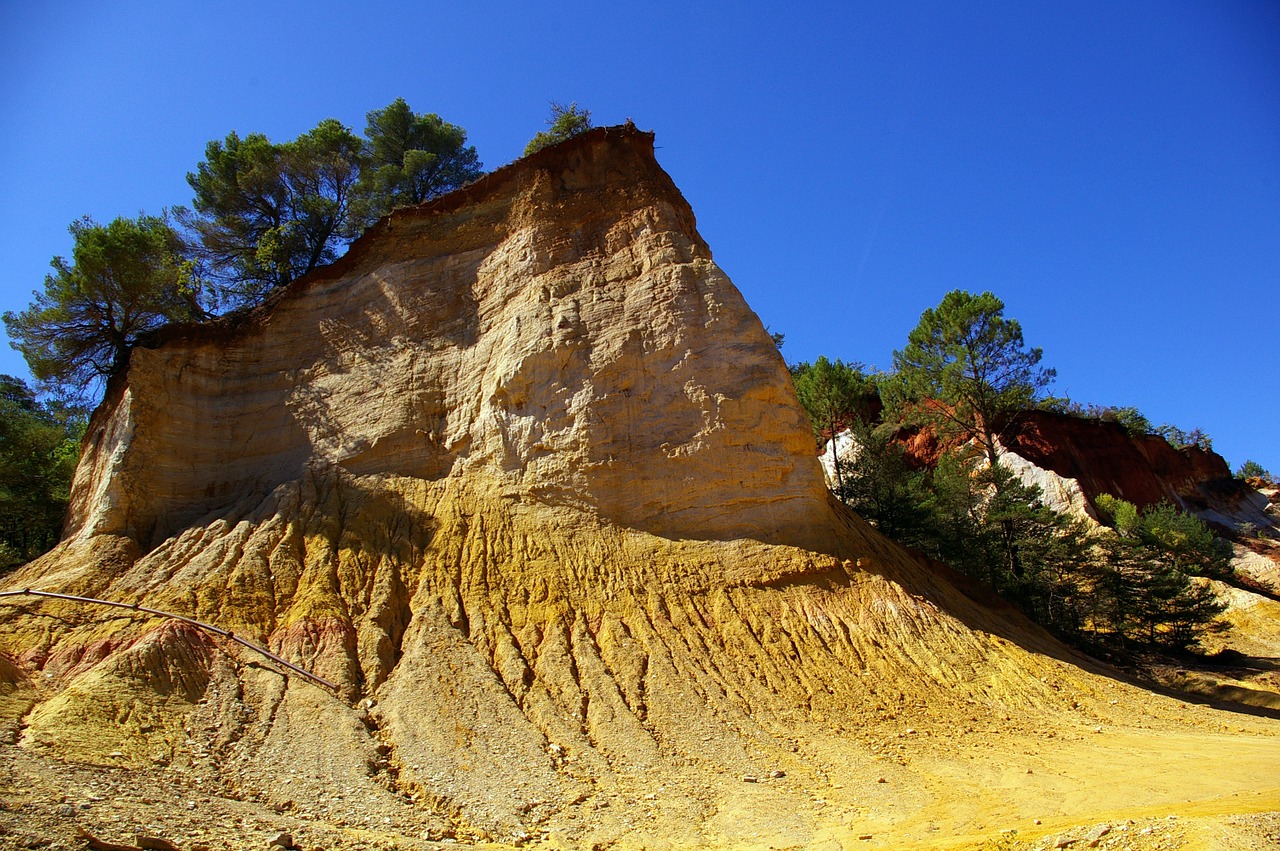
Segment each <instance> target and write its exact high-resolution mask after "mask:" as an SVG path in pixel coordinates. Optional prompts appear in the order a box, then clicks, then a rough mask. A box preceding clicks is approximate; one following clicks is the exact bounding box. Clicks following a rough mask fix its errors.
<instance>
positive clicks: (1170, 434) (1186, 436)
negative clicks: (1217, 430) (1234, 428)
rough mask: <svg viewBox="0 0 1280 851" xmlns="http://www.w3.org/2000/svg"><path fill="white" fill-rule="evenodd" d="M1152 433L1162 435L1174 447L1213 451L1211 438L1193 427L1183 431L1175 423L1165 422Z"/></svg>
mask: <svg viewBox="0 0 1280 851" xmlns="http://www.w3.org/2000/svg"><path fill="white" fill-rule="evenodd" d="M1152 433H1153V434H1158V435H1160V436H1161V437H1163V438H1164V439H1165V440H1166V441H1168V443H1169V445H1170V446H1172V447H1173V448H1174V449H1191V448H1193V447H1194V448H1196V449H1202V450H1204V451H1205V452H1212V451H1213V440H1212V439H1211V438H1210V437H1209V435H1207V434H1205V433H1204V432H1203V431H1201V430H1200V429H1198V428H1193V429H1192V430H1191V431H1183V430H1182V429H1180V428H1178V427H1177V426H1175V425H1170V424H1169V423H1165V424H1164V425H1162V426H1160V427H1159V428H1157V429H1155V430H1154V431H1153V432H1152Z"/></svg>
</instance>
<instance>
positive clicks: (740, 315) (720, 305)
mask: <svg viewBox="0 0 1280 851" xmlns="http://www.w3.org/2000/svg"><path fill="white" fill-rule="evenodd" d="M538 162H540V163H542V165H541V167H532V166H529V165H525V164H522V165H521V167H519V168H511V169H506V170H503V171H499V172H497V173H495V174H493V175H490V176H489V177H487V178H485V179H484V180H483V181H481V182H480V183H479V184H477V185H476V186H473V187H471V188H470V189H468V190H465V191H464V192H461V193H456V194H455V195H452V196H450V197H449V198H447V199H443V200H442V201H439V202H436V203H435V204H432V205H428V206H425V207H422V208H419V209H415V210H404V211H400V212H397V213H396V214H394V215H393V216H392V217H390V218H389V219H388V220H385V221H383V222H382V223H380V225H379V226H378V227H376V228H375V229H374V231H373V232H372V233H370V234H368V235H366V236H365V237H364V238H363V239H362V240H361V241H360V242H358V243H356V245H354V246H353V247H352V249H351V251H350V253H349V254H348V256H347V257H345V258H344V259H343V261H342V262H341V263H339V264H337V265H336V266H335V267H332V268H330V269H326V270H324V271H323V272H322V273H321V274H319V275H315V276H312V277H311V278H310V279H308V280H307V281H306V282H305V283H303V284H302V285H300V286H297V287H295V288H293V289H292V290H290V291H289V292H287V293H284V294H283V295H282V296H281V297H280V298H278V299H277V300H276V301H275V302H274V303H273V304H272V305H271V306H270V308H269V309H267V310H262V311H259V312H258V313H256V314H254V315H252V316H250V317H248V318H246V319H244V320H241V321H238V322H232V321H228V322H225V323H224V324H223V326H221V327H213V328H199V329H192V330H191V331H190V332H189V333H188V334H187V335H186V336H183V335H181V334H171V335H170V336H169V338H168V339H164V340H160V341H157V342H156V344H155V345H154V347H152V348H149V347H141V348H139V349H137V350H135V352H134V353H133V358H132V361H131V363H130V368H129V372H128V375H127V386H124V387H123V388H116V392H115V393H114V394H113V403H114V404H113V405H112V406H111V409H110V410H109V411H107V412H104V414H102V415H100V416H99V417H98V418H97V419H96V420H95V422H94V430H93V434H92V435H91V442H90V449H89V453H88V455H87V458H86V462H85V464H84V465H82V467H81V470H80V475H79V478H78V481H77V483H76V493H77V498H76V502H75V505H74V508H73V511H72V515H71V520H70V529H71V533H72V534H73V535H94V534H103V533H111V534H121V535H126V536H128V537H131V538H133V539H135V540H137V541H138V542H139V543H140V544H141V545H143V546H144V547H149V546H151V545H153V544H154V543H156V542H158V541H160V540H163V539H164V538H166V537H168V536H169V535H170V534H172V533H174V532H176V531H178V530H181V529H183V528H185V527H186V526H187V525H189V524H190V523H192V522H194V521H197V520H199V519H201V518H203V517H205V516H206V515H208V514H209V513H210V512H217V513H223V512H226V511H227V510H228V509H230V508H231V507H232V506H235V505H241V506H247V505H251V504H254V503H256V502H260V501H261V500H262V498H263V497H265V496H266V495H267V494H270V493H271V492H272V491H273V490H274V489H275V488H277V487H278V486H280V485H282V484H285V483H290V482H296V481H299V480H300V479H302V478H303V476H304V475H306V474H308V473H313V474H316V473H332V472H334V471H337V470H341V471H345V472H347V473H350V474H352V475H355V476H364V475H382V476H405V477H410V478H413V479H416V480H420V481H429V482H434V481H441V480H444V479H447V478H455V479H473V480H474V479H478V478H483V479H486V480H488V481H489V482H490V483H491V485H492V486H493V487H494V488H496V489H497V491H498V492H500V493H501V495H502V497H503V498H506V499H511V500H515V501H531V502H536V503H539V504H542V505H549V506H564V507H570V508H574V509H578V510H583V511H588V512H591V513H594V514H598V515H600V516H601V517H603V518H606V519H608V520H610V521H612V522H616V523H618V524H620V525H623V526H628V527H632V528H637V529H644V530H646V531H652V532H654V533H657V534H664V535H674V536H690V535H694V534H696V535H697V536H698V537H724V538H731V537H741V536H744V535H747V536H750V537H754V538H759V539H764V540H780V539H781V537H783V536H786V537H789V538H791V539H793V540H794V539H796V536H797V535H801V536H803V534H805V531H806V527H808V528H809V530H812V528H814V527H816V526H817V525H821V523H822V522H823V518H824V517H825V514H826V503H825V496H824V494H823V492H822V487H821V478H820V475H819V473H818V470H817V468H816V465H814V464H812V463H808V462H807V461H805V460H804V459H802V458H801V457H800V456H801V455H802V453H801V452H799V451H797V450H799V449H800V447H801V446H802V445H803V440H802V437H803V432H802V429H801V428H800V425H801V424H802V422H803V412H802V411H801V410H800V409H799V408H798V406H797V405H796V403H795V400H794V398H792V397H791V395H790V394H789V393H787V392H786V387H787V382H786V381H785V380H784V379H783V375H784V367H783V364H782V360H781V358H780V357H779V355H778V352H777V350H776V347H775V346H773V345H772V343H771V341H770V339H769V336H768V335H767V334H765V333H764V329H763V327H762V326H761V325H760V322H759V320H758V319H757V318H756V316H755V315H754V314H753V313H752V312H751V311H750V310H749V309H748V308H747V306H746V304H745V303H744V302H743V300H742V298H741V296H740V294H739V293H738V292H737V290H736V289H735V288H734V287H733V285H732V284H731V283H730V282H729V281H728V279H727V278H726V277H725V276H724V274H723V273H722V272H721V271H720V270H719V269H718V268H717V267H716V266H715V264H714V263H713V262H712V261H711V255H710V252H709V251H708V250H707V247H706V245H705V243H703V241H702V239H701V237H699V235H698V233H697V231H696V229H695V227H694V219H693V214H692V212H691V211H690V209H689V207H688V205H687V204H686V203H685V202H684V199H683V198H681V197H680V195H679V193H678V192H677V191H676V190H675V188H674V186H673V185H672V183H671V181H670V178H668V177H667V175H666V174H665V173H664V172H663V171H662V170H661V169H660V168H659V167H658V165H657V163H656V162H655V161H654V159H653V156H652V140H651V138H650V137H648V136H646V135H644V134H641V133H636V132H626V131H623V130H620V129H618V130H611V131H602V132H600V133H597V134H595V135H594V136H593V137H592V139H591V140H590V141H589V142H587V143H583V144H580V145H577V146H575V147H574V149H573V151H572V152H562V153H561V154H560V155H559V156H558V157H557V158H555V159H550V158H542V159H541V160H538ZM730 459H732V462H731V463H732V464H733V469H732V470H730V469H728V468H727V467H726V466H725V465H726V463H730ZM784 520H785V522H784ZM784 527H785V532H784V531H783V530H784Z"/></svg>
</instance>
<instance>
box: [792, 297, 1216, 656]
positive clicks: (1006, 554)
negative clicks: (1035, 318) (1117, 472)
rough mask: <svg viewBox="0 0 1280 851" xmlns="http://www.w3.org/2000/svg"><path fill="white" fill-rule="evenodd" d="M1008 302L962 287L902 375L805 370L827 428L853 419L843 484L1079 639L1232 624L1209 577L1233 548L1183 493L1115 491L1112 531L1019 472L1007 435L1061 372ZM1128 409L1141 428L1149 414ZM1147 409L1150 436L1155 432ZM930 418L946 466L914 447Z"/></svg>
mask: <svg viewBox="0 0 1280 851" xmlns="http://www.w3.org/2000/svg"><path fill="white" fill-rule="evenodd" d="M1003 311H1004V305H1003V303H1002V302H1001V301H1000V300H999V299H998V298H996V297H995V296H994V295H992V294H991V293H983V294H982V295H977V296H975V295H972V294H970V293H965V292H960V291H956V292H952V293H949V294H947V296H946V297H945V298H944V299H943V301H942V303H941V304H940V305H939V307H938V308H936V309H930V310H927V311H925V313H924V314H923V316H922V317H921V320H920V323H919V325H918V326H917V327H916V328H915V329H914V330H913V331H912V332H911V335H910V338H909V341H908V345H907V347H906V348H905V349H904V350H902V351H901V352H895V354H894V361H895V365H896V366H897V367H898V369H897V371H896V372H893V373H879V374H875V375H869V374H867V373H866V372H864V370H863V368H862V366H861V365H860V364H845V363H843V362H841V361H839V360H836V361H834V362H832V361H829V360H828V359H827V358H825V357H824V358H819V359H818V361H816V362H815V363H812V364H809V363H802V364H797V365H795V366H793V367H792V368H791V372H792V377H793V380H794V383H795V386H796V391H797V395H798V396H799V398H800V400H801V403H802V404H803V405H804V406H805V408H806V410H808V411H809V415H810V417H811V419H812V421H813V426H814V431H815V433H816V434H817V435H818V436H819V440H822V439H824V438H826V437H833V436H835V435H836V434H837V432H839V431H840V430H843V429H848V431H849V433H850V436H851V438H852V446H853V449H852V451H851V452H848V453H845V454H844V455H843V456H839V457H838V456H837V455H836V453H835V448H834V445H833V447H832V459H833V466H834V472H835V480H836V481H835V487H834V491H835V493H836V494H837V495H838V496H839V497H840V498H841V499H842V500H843V501H844V502H845V503H846V504H848V505H849V506H850V507H851V508H853V510H854V511H856V512H857V513H858V514H860V515H861V516H862V517H863V518H865V519H866V520H868V521H869V522H871V523H872V524H873V525H875V526H876V527H877V528H879V529H880V531H882V532H883V533H884V534H886V535H887V536H889V537H891V538H893V539H894V540H897V541H898V542H900V543H902V544H905V545H907V546H910V547H913V548H915V549H917V550H919V551H921V552H923V553H925V554H927V555H929V556H930V557H932V558H934V559H936V560H938V561H941V562H943V563H945V564H948V565H950V566H952V567H954V568H956V569H958V570H960V571H961V572H963V573H965V574H967V575H969V576H971V577H973V578H975V579H977V580H979V581H981V582H983V583H984V584H986V585H988V586H989V587H991V588H992V589H993V590H995V591H996V592H997V593H999V594H1000V595H1001V596H1003V597H1005V598H1006V599H1008V600H1010V601H1011V602H1013V603H1014V604H1015V605H1017V606H1018V607H1019V608H1021V609H1022V610H1023V611H1024V612H1026V613H1027V614H1028V615H1029V616H1031V617H1032V618H1033V619H1035V620H1036V621H1038V622H1040V623H1041V624H1043V625H1045V626H1046V627H1048V628H1049V629H1051V630H1053V631H1054V632H1055V633H1057V634H1058V635H1059V636H1061V637H1063V638H1064V639H1066V640H1068V641H1071V642H1073V643H1076V644H1081V645H1088V646H1092V647H1101V648H1104V649H1108V650H1120V651H1131V650H1133V649H1135V648H1137V647H1141V646H1162V647H1167V648H1173V649H1179V650H1181V649H1187V648H1192V647H1195V646H1196V645H1197V644H1199V643H1200V641H1201V640H1202V639H1204V638H1205V637H1207V636H1209V635H1211V634H1213V633H1214V632H1217V631H1220V630H1221V629H1222V628H1223V626H1222V623H1221V621H1220V620H1218V615H1219V614H1221V612H1222V610H1223V606H1222V604H1221V603H1219V602H1218V601H1217V600H1216V599H1215V597H1214V594H1213V591H1212V589H1211V587H1210V586H1209V585H1208V584H1207V583H1206V582H1204V581H1203V580H1202V579H1197V578H1196V577H1211V578H1227V577H1229V576H1230V573H1231V568H1230V549H1229V547H1227V546H1226V544H1225V543H1224V542H1223V541H1222V540H1220V539H1218V538H1217V537H1216V536H1214V534H1213V533H1212V532H1211V531H1210V530H1209V529H1208V527H1207V526H1205V524H1204V523H1203V522H1201V521H1200V520H1199V519H1197V518H1195V517H1193V516H1191V515H1188V514H1184V513H1182V512H1180V511H1178V510H1176V509H1175V508H1173V507H1172V506H1167V505H1164V506H1154V507H1151V508H1148V509H1147V510H1146V511H1142V512H1139V511H1138V510H1137V508H1135V507H1134V506H1133V505H1132V504H1130V503H1126V502H1123V501H1122V500H1118V499H1115V498H1103V499H1100V500H1099V505H1098V508H1099V510H1100V511H1099V513H1100V514H1101V516H1102V517H1103V518H1104V520H1107V521H1108V522H1110V523H1111V524H1112V526H1113V527H1114V530H1113V531H1110V532H1107V531H1102V532H1100V531H1098V530H1097V529H1096V528H1095V527H1093V526H1091V524H1089V523H1088V522H1087V521H1084V520H1082V519H1079V518H1074V517H1069V516H1066V515H1064V514H1061V513H1058V512H1055V511H1053V510H1051V509H1050V508H1048V507H1046V506H1045V505H1044V503H1043V500H1042V495H1041V493H1040V491H1039V489H1038V488H1036V487H1034V486H1029V485H1027V484H1025V483H1023V481H1022V480H1021V479H1019V478H1018V477H1017V476H1015V475H1014V474H1013V473H1012V472H1011V471H1010V470H1009V469H1008V467H1007V466H1006V465H1005V464H1004V463H1003V461H1002V460H1001V456H1002V450H1001V447H1000V443H999V441H998V436H999V434H1000V432H1001V430H1002V429H1003V428H1005V427H1006V426H1007V425H1009V424H1010V423H1011V422H1012V421H1013V420H1014V419H1016V418H1017V417H1018V415H1019V414H1020V413H1021V412H1023V411H1026V410H1029V409H1030V408H1032V407H1035V406H1037V405H1038V404H1043V400H1041V399H1040V394H1041V391H1042V390H1043V389H1044V388H1045V387H1046V386H1047V385H1048V384H1049V382H1050V380H1051V379H1052V378H1053V375H1054V373H1053V371H1052V370H1050V369H1046V368H1043V367H1041V366H1040V360H1041V357H1042V355H1041V352H1040V350H1038V349H1028V348H1026V346H1025V344H1024V342H1023V338H1022V332H1021V328H1020V327H1019V325H1018V323H1017V322H1016V321H1015V320H1012V319H1007V318H1005V317H1004V315H1003ZM1058 404H1059V405H1061V404H1062V403H1061V402H1059V403H1058ZM1068 404H1069V405H1071V404H1072V403H1068ZM1127 410H1128V411H1132V413H1131V414H1128V413H1126V412H1122V413H1126V416H1125V417H1124V419H1125V421H1126V424H1130V425H1132V424H1134V423H1136V422H1137V421H1138V419H1139V418H1140V417H1141V415H1140V414H1138V412H1137V411H1136V410H1133V409H1127ZM1071 412H1072V413H1076V414H1077V415H1084V413H1083V409H1080V410H1076V409H1075V407H1074V406H1073V405H1072V410H1071ZM1141 422H1142V423H1145V426H1143V427H1142V433H1144V434H1145V433H1149V432H1151V431H1153V429H1151V428H1150V423H1149V422H1147V421H1146V419H1145V418H1144V417H1143V418H1141ZM922 429H923V430H924V433H927V434H930V435H931V436H932V439H934V440H936V441H937V442H938V444H939V449H938V457H937V458H936V460H935V461H934V462H933V463H931V464H924V463H921V460H920V459H919V458H918V457H912V456H910V455H909V454H908V452H907V449H906V447H905V445H904V438H907V437H909V436H910V435H913V434H920V433H921V430H922ZM833 444H834V441H833Z"/></svg>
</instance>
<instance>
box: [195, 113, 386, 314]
mask: <svg viewBox="0 0 1280 851" xmlns="http://www.w3.org/2000/svg"><path fill="white" fill-rule="evenodd" d="M362 157H363V143H362V142H361V140H360V138H359V137H358V136H356V135H355V134H353V133H352V132H351V131H350V130H349V129H347V128H346V127H345V126H343V125H342V124H341V123H340V122H338V121H336V120H334V119H326V120H325V121H322V122H320V123H319V124H318V125H316V127H315V128H314V129H312V130H311V131H310V132H308V133H305V134H303V135H302V136H299V137H298V138H297V139H294V140H293V141H291V142H285V143H283V144H274V143H272V142H271V141H270V140H268V139H267V137H266V136H264V135H262V134H261V133H250V134H249V135H248V136H246V137H244V138H243V139H241V138H240V136H239V135H238V134H236V133H234V132H233V133H230V134H229V135H228V136H227V137H226V139H225V140H223V141H216V140H215V141H212V142H210V143H209V144H208V146H207V147H206V148H205V160H204V161H203V162H201V163H200V164H199V166H198V167H197V169H196V171H195V172H193V173H191V174H188V175H187V182H188V183H189V184H191V188H192V189H193V190H194V191H195V199H194V200H193V201H192V207H193V208H194V212H192V211H187V210H182V211H180V219H181V221H182V222H183V224H185V225H187V226H188V227H189V228H190V229H191V230H192V231H193V232H194V233H195V234H196V236H197V237H198V238H199V245H200V251H199V256H200V259H201V260H203V261H204V262H205V263H206V264H207V267H208V270H209V272H210V274H211V275H213V276H214V277H215V278H216V279H217V280H218V282H219V283H220V285H221V290H220V293H219V295H220V297H221V298H222V299H223V301H224V302H226V303H228V304H230V305H241V304H256V303H258V302H260V301H262V300H263V299H264V298H265V297H266V295H267V293H269V292H270V291H271V290H272V289H273V288H275V287H282V286H285V285H287V284H288V283H289V282H290V281H292V280H294V279H296V278H298V277H301V276H302V275H305V274H306V273H307V272H310V271H311V270H312V269H314V268H316V267H317V266H319V265H321V264H323V263H330V262H332V261H333V260H334V259H335V258H336V257H337V256H338V254H339V252H340V251H341V250H342V249H343V248H344V247H345V246H346V244H347V243H348V242H350V240H351V239H353V238H354V237H355V236H356V235H357V234H358V232H359V223H358V222H357V221H356V220H355V219H354V218H353V216H352V204H353V201H354V200H355V186H356V181H357V180H358V179H359V176H360V166H361V161H362Z"/></svg>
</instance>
